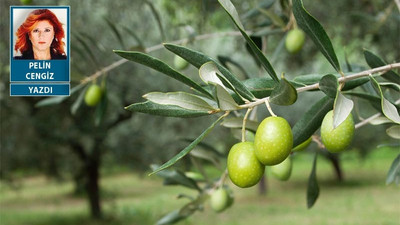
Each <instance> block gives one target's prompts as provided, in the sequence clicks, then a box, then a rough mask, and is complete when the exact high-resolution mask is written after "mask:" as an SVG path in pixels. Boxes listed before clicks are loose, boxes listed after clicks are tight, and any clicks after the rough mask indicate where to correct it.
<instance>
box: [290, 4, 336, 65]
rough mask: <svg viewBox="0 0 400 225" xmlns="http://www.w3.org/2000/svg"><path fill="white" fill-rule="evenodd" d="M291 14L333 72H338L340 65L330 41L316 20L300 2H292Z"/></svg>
mask: <svg viewBox="0 0 400 225" xmlns="http://www.w3.org/2000/svg"><path fill="white" fill-rule="evenodd" d="M293 14H294V17H295V18H296V21H297V24H298V25H299V27H300V28H301V29H303V30H304V32H305V33H306V34H307V35H308V36H309V37H310V38H311V40H313V41H314V44H315V45H316V46H317V48H318V49H319V50H320V51H321V53H322V54H323V55H324V56H325V57H326V59H327V60H328V61H329V63H330V64H331V65H332V66H333V67H334V68H335V70H336V71H338V72H340V71H341V69H340V64H339V61H338V59H337V57H336V53H335V50H334V49H333V46H332V43H331V40H330V39H329V37H328V35H327V34H326V32H325V30H324V28H323V27H322V26H321V24H320V23H319V22H318V20H316V19H315V18H314V17H313V16H311V15H310V13H308V12H307V10H306V9H305V8H304V6H303V1H302V0H293Z"/></svg>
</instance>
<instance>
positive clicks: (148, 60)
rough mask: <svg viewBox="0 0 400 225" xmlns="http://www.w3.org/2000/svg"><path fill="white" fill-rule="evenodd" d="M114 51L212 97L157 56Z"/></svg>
mask: <svg viewBox="0 0 400 225" xmlns="http://www.w3.org/2000/svg"><path fill="white" fill-rule="evenodd" d="M114 52H115V53H116V54H118V55H119V56H121V57H123V58H125V59H128V60H130V61H134V62H137V63H140V64H142V65H145V66H147V67H150V68H152V69H154V70H156V71H159V72H161V73H163V74H165V75H167V76H169V77H171V78H173V79H175V80H177V81H180V82H182V83H184V84H186V85H188V86H189V87H192V88H194V89H196V90H197V91H199V92H201V93H203V94H205V95H206V96H208V97H210V98H213V96H212V94H210V93H209V92H208V91H207V90H206V89H204V88H203V87H201V86H200V85H199V84H197V83H196V82H194V81H193V80H191V79H190V78H188V77H187V76H185V75H183V74H181V73H179V72H178V71H176V70H174V69H173V68H171V67H170V66H169V65H167V64H166V63H164V62H163V61H161V60H159V59H157V58H154V57H152V56H150V55H147V54H145V53H142V52H137V51H121V50H114Z"/></svg>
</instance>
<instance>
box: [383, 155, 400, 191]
mask: <svg viewBox="0 0 400 225" xmlns="http://www.w3.org/2000/svg"><path fill="white" fill-rule="evenodd" d="M396 179H397V180H399V179H400V154H399V155H398V156H397V157H396V158H395V159H394V160H393V163H392V165H391V166H390V169H389V171H388V174H387V176H386V185H388V184H391V183H393V181H395V180H396Z"/></svg>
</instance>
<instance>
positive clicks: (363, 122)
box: [354, 113, 382, 129]
mask: <svg viewBox="0 0 400 225" xmlns="http://www.w3.org/2000/svg"><path fill="white" fill-rule="evenodd" d="M381 115H382V114H381V113H377V114H374V115H372V116H370V117H368V118H367V119H365V120H362V121H360V122H359V123H357V124H356V125H355V126H354V127H355V128H356V129H358V128H360V127H362V126H365V125H367V124H368V123H369V122H371V121H372V120H374V119H376V118H378V117H379V116H381Z"/></svg>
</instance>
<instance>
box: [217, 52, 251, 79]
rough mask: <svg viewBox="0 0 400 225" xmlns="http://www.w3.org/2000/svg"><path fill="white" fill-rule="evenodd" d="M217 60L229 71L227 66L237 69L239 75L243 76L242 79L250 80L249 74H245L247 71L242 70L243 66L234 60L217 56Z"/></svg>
mask: <svg viewBox="0 0 400 225" xmlns="http://www.w3.org/2000/svg"><path fill="white" fill-rule="evenodd" d="M217 59H218V60H219V61H220V62H221V64H222V65H223V66H224V67H226V68H228V69H229V68H230V67H229V64H232V65H233V66H235V67H236V68H237V70H238V71H240V73H241V74H243V76H244V77H246V78H250V74H248V73H247V71H246V70H245V69H244V68H243V66H242V65H240V64H239V63H238V62H236V61H235V60H233V59H231V58H230V57H227V56H222V55H219V56H217Z"/></svg>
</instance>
